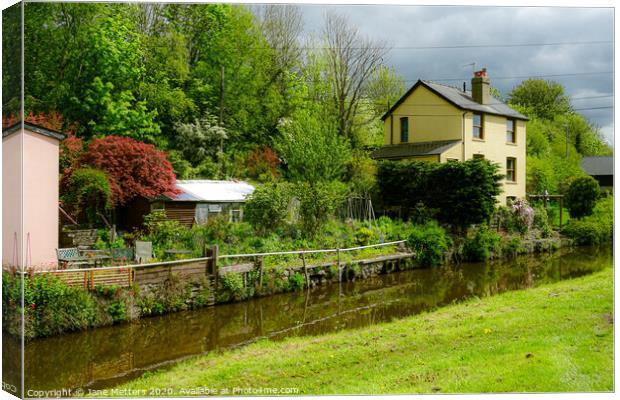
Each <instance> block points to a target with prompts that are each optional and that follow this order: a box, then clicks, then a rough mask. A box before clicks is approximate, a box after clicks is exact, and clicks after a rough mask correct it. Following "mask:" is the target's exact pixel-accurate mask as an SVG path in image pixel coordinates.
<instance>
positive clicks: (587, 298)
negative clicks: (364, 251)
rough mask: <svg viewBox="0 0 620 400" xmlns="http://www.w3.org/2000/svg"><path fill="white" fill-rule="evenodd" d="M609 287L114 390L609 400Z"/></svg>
mask: <svg viewBox="0 0 620 400" xmlns="http://www.w3.org/2000/svg"><path fill="white" fill-rule="evenodd" d="M612 281H613V274H612V270H611V269H607V270H605V271H602V272H599V273H596V274H594V275H591V276H587V277H583V278H579V279H574V280H570V281H564V282H559V283H557V284H552V285H548V286H544V287H540V288H536V289H530V290H525V291H515V292H508V293H505V294H502V295H499V296H496V297H490V298H485V299H474V300H471V301H468V302H467V303H463V304H458V305H452V306H449V307H445V308H442V309H440V310H438V311H435V312H431V313H426V314H422V315H418V316H413V317H410V318H407V319H403V320H399V321H396V322H393V323H388V324H382V325H377V326H373V327H369V328H365V329H361V330H357V331H354V332H352V331H343V332H340V333H336V334H331V335H325V336H320V337H303V338H293V339H288V340H285V341H283V342H270V341H263V342H259V343H256V344H253V345H250V346H247V347H245V348H243V349H238V350H233V351H229V352H224V353H222V354H212V355H208V356H204V357H199V358H196V359H192V360H188V361H186V362H183V363H181V364H179V365H177V366H175V367H173V368H172V369H170V370H168V371H163V372H159V373H149V374H147V375H145V376H143V377H141V378H139V379H137V380H134V381H132V382H129V383H127V384H125V385H122V386H120V387H119V389H132V390H137V392H134V393H138V394H140V393H141V392H140V391H141V390H145V392H142V395H144V393H146V394H147V395H148V394H151V395H153V394H158V393H159V394H162V395H191V394H203V395H204V391H203V392H200V391H196V389H197V388H200V387H203V388H210V389H211V390H213V389H217V390H222V389H224V388H228V389H229V390H231V392H228V393H229V394H234V393H233V392H232V390H233V388H297V389H298V390H299V392H298V393H300V394H341V393H360V394H362V393H369V394H370V393H371V394H377V393H433V392H442V393H445V392H451V393H454V392H457V393H462V392H522V391H525V392H547V391H610V390H613V351H612V350H613V317H612V312H613V311H612V310H613V304H612V296H613V282H612ZM153 388H170V390H165V391H163V392H161V393H160V392H151V391H150V390H151V389H153ZM193 390H194V391H193ZM250 393H251V392H250ZM124 394H125V395H126V394H128V392H124ZM237 394H242V393H239V392H238V393H237ZM263 394H265V393H264V392H263ZM108 395H109V393H108Z"/></svg>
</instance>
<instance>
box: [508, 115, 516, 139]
mask: <svg viewBox="0 0 620 400" xmlns="http://www.w3.org/2000/svg"><path fill="white" fill-rule="evenodd" d="M516 128H517V126H516V124H515V120H514V119H507V120H506V142H508V143H517V129H516Z"/></svg>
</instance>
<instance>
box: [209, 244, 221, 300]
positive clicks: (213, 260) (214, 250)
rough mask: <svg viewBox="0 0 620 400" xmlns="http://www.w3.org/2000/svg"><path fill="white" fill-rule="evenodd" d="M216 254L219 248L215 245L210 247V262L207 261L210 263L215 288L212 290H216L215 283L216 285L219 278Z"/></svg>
mask: <svg viewBox="0 0 620 400" xmlns="http://www.w3.org/2000/svg"><path fill="white" fill-rule="evenodd" d="M218 254H219V248H218V247H217V245H216V244H215V245H213V246H211V260H209V261H211V263H210V264H211V271H210V272H211V274H212V275H213V279H214V286H215V288H214V290H217V283H218V280H219V277H218V275H219V274H218V270H217V256H218Z"/></svg>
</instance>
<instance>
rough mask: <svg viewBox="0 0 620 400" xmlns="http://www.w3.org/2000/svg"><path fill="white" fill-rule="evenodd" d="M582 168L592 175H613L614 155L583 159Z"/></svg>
mask: <svg viewBox="0 0 620 400" xmlns="http://www.w3.org/2000/svg"><path fill="white" fill-rule="evenodd" d="M581 168H582V169H583V170H584V172H585V173H586V174H588V175H590V176H599V175H613V174H614V158H613V156H593V157H584V158H582V159H581Z"/></svg>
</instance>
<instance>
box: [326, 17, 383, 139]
mask: <svg viewBox="0 0 620 400" xmlns="http://www.w3.org/2000/svg"><path fill="white" fill-rule="evenodd" d="M323 37H324V40H325V44H326V47H325V49H324V53H325V58H326V61H327V65H326V66H327V78H328V80H329V82H330V84H331V86H332V87H331V97H332V100H333V103H334V106H335V109H336V115H337V118H338V130H339V133H340V134H341V135H344V136H345V137H349V138H351V137H352V131H353V125H354V117H355V115H356V114H357V111H358V108H359V106H360V102H361V100H362V98H363V97H364V96H365V95H366V94H367V89H368V82H369V81H370V78H371V77H372V75H373V73H375V72H376V70H377V69H378V68H379V66H380V65H381V62H382V60H383V57H384V56H385V55H386V54H387V52H388V51H389V48H388V45H387V43H386V42H385V41H383V40H373V39H370V38H368V37H364V36H363V35H362V34H361V33H360V32H359V29H358V28H357V27H355V26H353V25H352V24H350V23H349V21H347V19H346V18H345V17H343V16H341V15H338V14H334V13H327V14H326V15H325V25H324V28H323Z"/></svg>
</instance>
